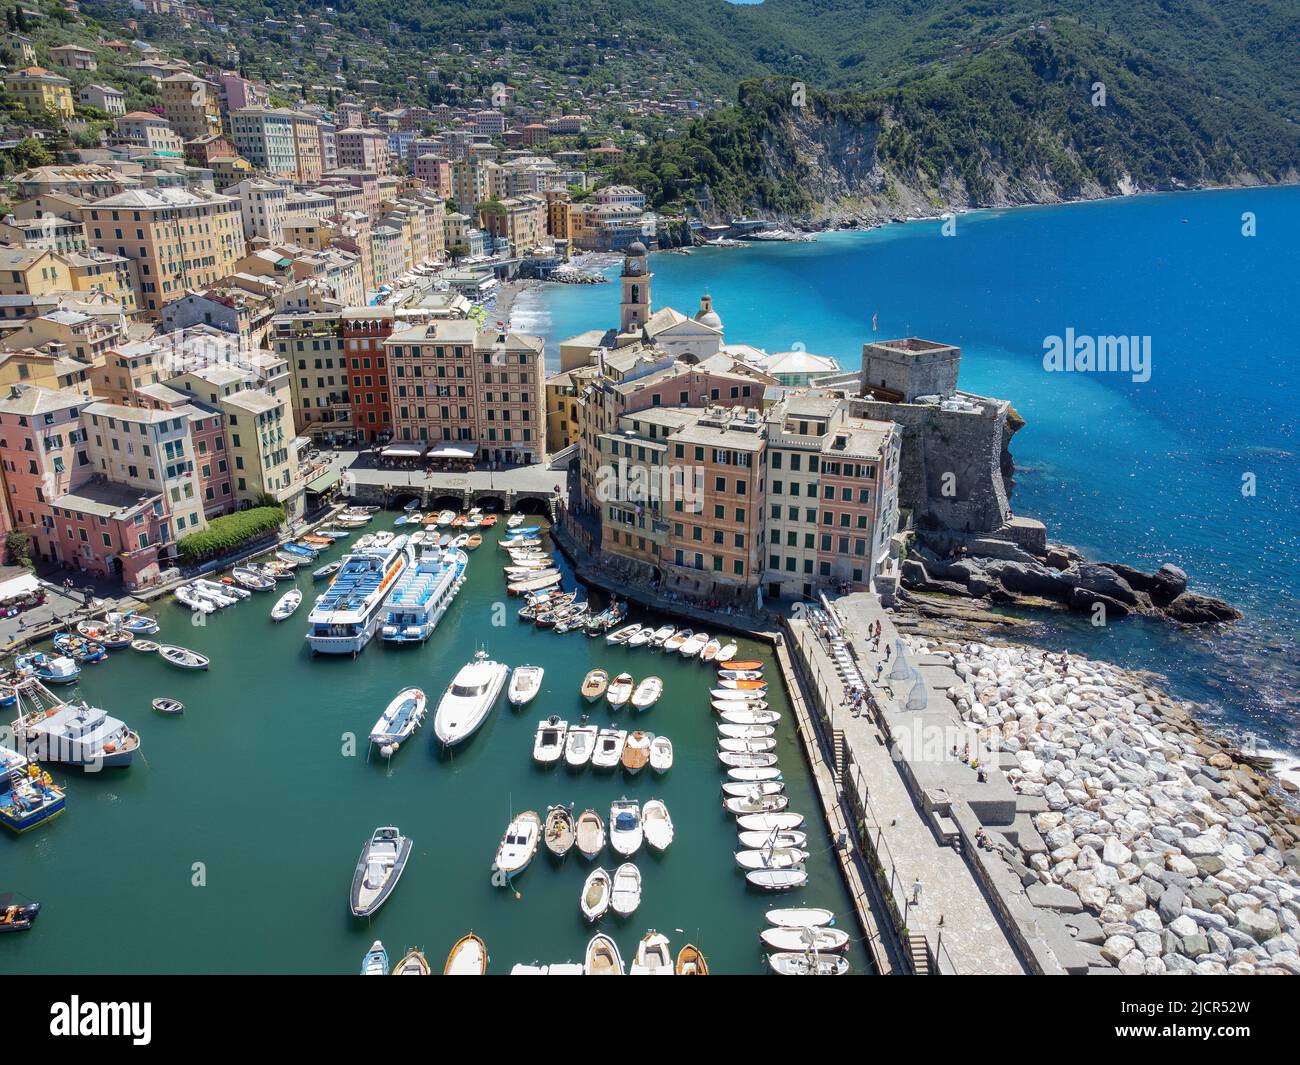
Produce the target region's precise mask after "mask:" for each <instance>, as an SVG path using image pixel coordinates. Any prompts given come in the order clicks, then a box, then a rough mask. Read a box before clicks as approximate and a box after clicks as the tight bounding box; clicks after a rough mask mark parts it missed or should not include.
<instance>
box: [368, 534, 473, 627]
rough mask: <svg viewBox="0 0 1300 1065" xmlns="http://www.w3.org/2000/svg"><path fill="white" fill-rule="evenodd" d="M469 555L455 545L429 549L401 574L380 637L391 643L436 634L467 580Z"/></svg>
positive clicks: (389, 602) (387, 609)
mask: <svg viewBox="0 0 1300 1065" xmlns="http://www.w3.org/2000/svg"><path fill="white" fill-rule="evenodd" d="M468 566H469V556H468V555H467V554H465V552H464V551H458V550H455V549H454V548H453V549H450V550H447V551H438V552H436V553H432V554H430V553H427V552H426V553H425V554H422V555H421V556H420V558H419V559H418V560H417V561H416V562H415V563H414V564H413V565H411V566H410V567H408V568H407V570H406V572H405V573H403V574H402V576H401V577H399V578H398V580H397V582H396V584H394V585H393V594H392V597H391V598H390V599H389V600H388V605H387V608H386V611H387V612H386V614H385V616H384V621H383V624H382V625H381V626H380V629H379V637H380V639H382V640H384V641H385V642H387V643H399V644H409V643H423V642H424V641H425V640H427V639H428V638H429V637H430V636H432V635H433V630H434V629H436V628H437V627H438V622H440V621H441V620H442V618H443V615H444V614H446V613H447V610H448V608H449V607H450V606H451V602H452V600H453V599H455V598H456V593H457V592H459V591H460V589H461V586H462V585H464V583H465V571H466V568H467V567H468Z"/></svg>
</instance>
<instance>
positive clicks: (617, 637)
mask: <svg viewBox="0 0 1300 1065" xmlns="http://www.w3.org/2000/svg"><path fill="white" fill-rule="evenodd" d="M640 631H641V625H640V624H632V625H624V626H623V627H622V628H621V629H615V630H614V631H613V632H611V633H610V634H609V635H608V636H606V637H605V642H606V643H607V644H610V645H611V646H614V645H617V644H624V643H627V642H628V640H630V639H632V637H633V636H635V635H636V634H637V633H638V632H640Z"/></svg>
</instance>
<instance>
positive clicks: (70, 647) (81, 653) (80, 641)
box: [53, 632, 108, 665]
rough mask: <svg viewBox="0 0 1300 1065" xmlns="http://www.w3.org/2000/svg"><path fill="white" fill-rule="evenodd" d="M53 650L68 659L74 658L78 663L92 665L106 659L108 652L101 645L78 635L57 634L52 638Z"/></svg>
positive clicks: (69, 633)
mask: <svg viewBox="0 0 1300 1065" xmlns="http://www.w3.org/2000/svg"><path fill="white" fill-rule="evenodd" d="M53 642H54V649H55V650H56V651H58V652H59V654H62V655H67V656H68V657H69V658H75V659H76V660H77V661H78V662H81V663H83V664H84V663H86V662H89V663H91V664H92V665H93V664H95V663H97V662H102V661H104V659H106V658H107V657H108V651H107V650H106V649H105V647H104V645H103V644H101V643H96V642H95V641H94V640H88V639H86V638H85V637H84V636H82V635H81V634H80V633H75V632H59V633H55V636H54V641H53Z"/></svg>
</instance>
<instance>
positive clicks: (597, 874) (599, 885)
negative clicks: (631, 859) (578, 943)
mask: <svg viewBox="0 0 1300 1065" xmlns="http://www.w3.org/2000/svg"><path fill="white" fill-rule="evenodd" d="M609 896H610V879H609V873H607V872H605V870H604V869H593V870H592V871H591V872H590V873H589V874H588V875H587V880H586V883H584V884H583V885H582V899H581V901H580V902H579V904H578V905H579V907H580V908H581V910H582V916H583V917H585V918H587V920H588V921H589V922H592V923H594V922H596V921H599V920H600V919H601V918H602V917H604V916H605V911H606V910H608V909H609Z"/></svg>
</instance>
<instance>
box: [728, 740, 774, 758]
mask: <svg viewBox="0 0 1300 1065" xmlns="http://www.w3.org/2000/svg"><path fill="white" fill-rule="evenodd" d="M718 750H720V751H737V752H740V753H744V754H759V753H761V752H763V751H773V750H776V739H775V738H774V737H772V736H765V737H763V738H762V739H757V740H742V739H735V738H733V737H731V736H722V737H720V738H719V740H718Z"/></svg>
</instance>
